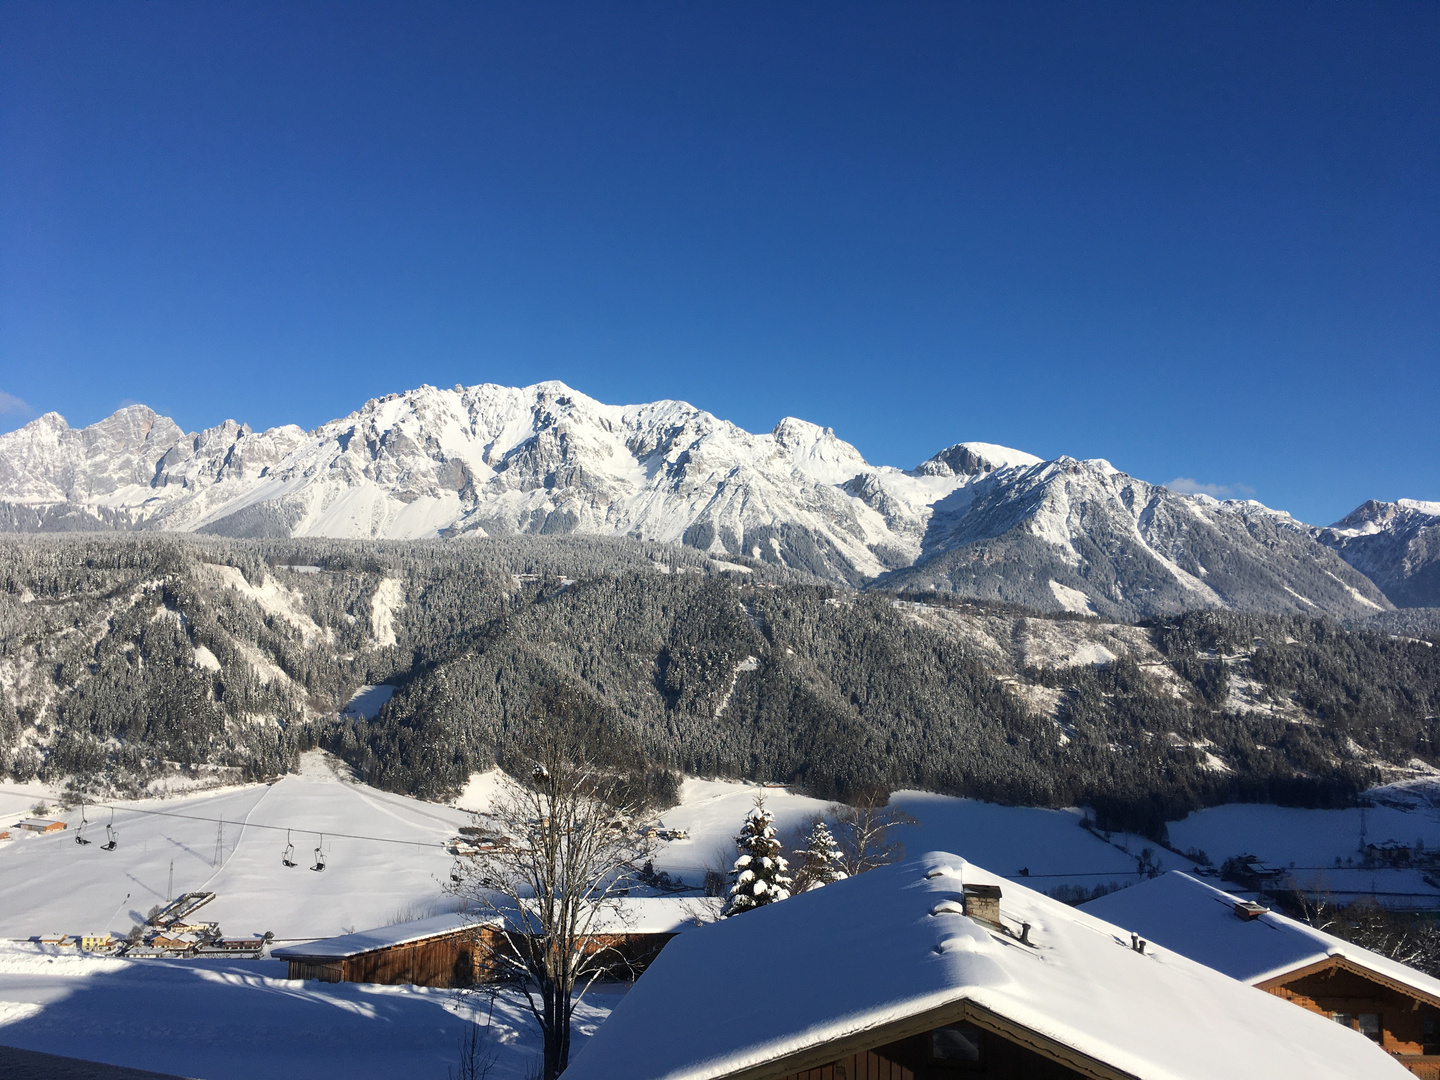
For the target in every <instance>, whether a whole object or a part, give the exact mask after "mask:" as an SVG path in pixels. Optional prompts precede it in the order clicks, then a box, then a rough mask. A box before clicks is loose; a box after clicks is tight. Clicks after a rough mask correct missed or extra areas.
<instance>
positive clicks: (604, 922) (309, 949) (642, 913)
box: [270, 896, 720, 960]
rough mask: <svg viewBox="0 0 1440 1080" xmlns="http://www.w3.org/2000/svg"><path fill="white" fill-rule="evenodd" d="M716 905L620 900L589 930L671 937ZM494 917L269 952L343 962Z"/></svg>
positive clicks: (445, 918) (453, 917)
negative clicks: (668, 935) (670, 935)
mask: <svg viewBox="0 0 1440 1080" xmlns="http://www.w3.org/2000/svg"><path fill="white" fill-rule="evenodd" d="M719 904H720V901H719V900H716V899H712V898H710V897H701V898H695V897H668V896H655V897H639V896H632V897H620V898H618V899H617V900H616V901H615V903H614V905H613V906H609V905H607V906H606V907H605V908H602V910H601V911H600V912H598V913H597V919H596V921H595V924H594V926H593V927H592V928H591V932H592V933H597V934H675V933H679V932H680V931H682V930H685V929H688V928H690V927H692V926H695V925H697V920H709V919H714V918H715V917H716V916H718V914H719ZM498 921H499V920H498V918H495V917H489V918H487V917H486V916H485V915H484V914H481V913H469V914H466V913H464V912H458V913H451V914H448V915H436V916H434V917H433V918H429V919H420V920H418V921H416V922H407V923H396V924H395V925H393V926H380V927H376V928H375V929H373V930H361V931H360V932H358V933H354V934H344V935H342V936H340V937H333V938H323V939H321V940H319V941H311V942H307V943H305V944H303V945H287V946H285V947H284V948H281V949H272V950H271V952H270V955H271V956H273V957H275V958H277V959H280V960H320V959H324V960H345V959H348V958H350V957H352V956H360V955H362V954H364V953H367V952H374V951H375V950H377V949H387V948H390V947H391V946H393V945H408V944H411V943H413V942H416V941H424V940H425V939H426V938H432V937H440V936H442V935H444V934H453V933H455V932H456V931H459V930H465V929H468V928H470V927H475V926H485V925H495V924H496V923H498Z"/></svg>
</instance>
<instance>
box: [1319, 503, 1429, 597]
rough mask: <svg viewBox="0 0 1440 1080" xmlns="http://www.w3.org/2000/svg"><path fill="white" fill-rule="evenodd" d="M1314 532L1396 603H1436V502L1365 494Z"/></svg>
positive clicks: (1322, 541) (1323, 542)
mask: <svg viewBox="0 0 1440 1080" xmlns="http://www.w3.org/2000/svg"><path fill="white" fill-rule="evenodd" d="M1315 535H1316V537H1317V538H1318V539H1319V540H1320V542H1321V543H1322V544H1326V545H1328V546H1329V547H1332V548H1334V549H1335V551H1337V552H1338V553H1339V555H1340V557H1341V558H1342V559H1344V560H1345V561H1346V562H1348V563H1349V564H1350V565H1351V566H1353V567H1355V569H1357V570H1359V571H1360V572H1361V573H1362V574H1365V575H1366V576H1367V577H1369V578H1370V579H1371V580H1372V581H1374V582H1375V584H1376V585H1378V586H1379V587H1380V589H1381V590H1382V591H1383V592H1384V593H1385V595H1386V596H1387V597H1388V598H1389V599H1390V601H1391V603H1393V604H1395V605H1396V606H1397V607H1440V502H1422V501H1420V500H1419V499H1398V500H1396V501H1395V502H1377V501H1376V500H1374V499H1371V500H1370V501H1369V502H1367V503H1364V504H1363V505H1361V506H1358V507H1356V508H1355V509H1354V510H1353V511H1351V512H1350V513H1349V514H1347V515H1346V516H1345V517H1344V518H1342V519H1341V520H1340V521H1337V522H1336V523H1335V524H1334V525H1331V526H1330V527H1329V528H1328V529H1317V530H1316V532H1315Z"/></svg>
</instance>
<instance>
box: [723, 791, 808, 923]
mask: <svg viewBox="0 0 1440 1080" xmlns="http://www.w3.org/2000/svg"><path fill="white" fill-rule="evenodd" d="M735 846H736V848H738V849H739V851H740V855H739V857H738V858H737V859H736V860H735V868H734V869H733V870H731V871H730V879H731V881H732V882H733V884H732V885H731V886H730V898H729V899H728V900H727V901H726V902H725V910H724V911H723V912H721V914H722V915H724V916H725V917H726V918H728V917H729V916H731V915H738V914H739V913H740V912H742V911H749V910H750V909H751V908H757V907H763V906H764V905H766V904H773V903H774V902H775V901H776V900H784V899H786V898H787V897H788V896H789V895H790V885H791V883H792V882H791V878H790V875H789V874H787V873H786V871H787V870H789V869H790V864H789V863H788V862H787V861H786V860H785V859H784V857H782V856H781V854H780V841H779V840H778V839H776V837H775V826H774V824H773V818H772V817H771V814H770V811H769V810H766V809H765V799H764V797H763V796H762V797H760V798H758V799H756V800H755V809H754V810H752V811H750V816H749V817H748V818H746V819H745V826H744V828H742V829H741V830H740V835H739V836H737V837H736V838H735Z"/></svg>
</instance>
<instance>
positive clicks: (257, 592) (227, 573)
mask: <svg viewBox="0 0 1440 1080" xmlns="http://www.w3.org/2000/svg"><path fill="white" fill-rule="evenodd" d="M210 570H211V571H212V572H214V573H215V574H217V575H218V576H219V578H220V580H221V581H222V582H223V583H224V584H226V585H228V586H229V587H230V588H232V589H234V590H235V591H236V592H238V593H240V594H241V595H242V596H244V597H245V598H246V599H248V600H252V601H254V603H255V604H257V605H258V606H259V608H260V610H261V611H263V612H265V613H266V614H267V615H271V616H273V617H275V618H277V619H283V620H284V621H286V622H288V623H289V624H290V625H291V626H293V627H295V629H297V630H299V631H300V632H301V633H302V634H304V635H305V640H306V641H307V642H308V641H312V640H314V639H315V638H323V637H325V636H326V635H325V633H324V632H323V631H322V630H321V629H320V627H319V626H317V625H316V624H315V620H314V619H312V618H310V614H309V612H307V611H306V610H305V594H304V593H302V592H300V590H299V589H292V588H290V587H289V586H287V585H285V584H283V583H281V582H280V581H278V580H277V579H275V578H273V577H269V576H267V577H266V578H265V579H264V583H263V584H261V585H259V586H255V585H251V584H250V582H248V581H246V580H245V575H244V573H243V572H242V571H241V570H240V568H239V567H235V566H220V565H212V566H211V567H210Z"/></svg>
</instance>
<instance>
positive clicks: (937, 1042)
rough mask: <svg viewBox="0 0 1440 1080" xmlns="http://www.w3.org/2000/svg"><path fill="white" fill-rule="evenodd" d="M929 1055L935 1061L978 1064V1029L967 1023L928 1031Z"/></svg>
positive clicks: (979, 1059) (979, 1058)
mask: <svg viewBox="0 0 1440 1080" xmlns="http://www.w3.org/2000/svg"><path fill="white" fill-rule="evenodd" d="M930 1056H931V1057H932V1058H933V1059H934V1060H936V1061H953V1062H957V1063H962V1064H963V1063H969V1064H979V1063H980V1061H981V1056H980V1029H979V1028H973V1027H971V1026H970V1025H969V1024H954V1025H951V1026H950V1027H943V1028H936V1029H935V1030H934V1031H932V1032H931V1033H930Z"/></svg>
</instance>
